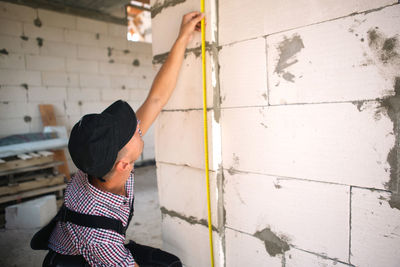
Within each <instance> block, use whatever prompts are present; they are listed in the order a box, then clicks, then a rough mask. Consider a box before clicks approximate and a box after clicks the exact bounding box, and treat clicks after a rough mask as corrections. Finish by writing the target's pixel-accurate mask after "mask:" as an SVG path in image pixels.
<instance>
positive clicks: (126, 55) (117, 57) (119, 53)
mask: <svg viewBox="0 0 400 267" xmlns="http://www.w3.org/2000/svg"><path fill="white" fill-rule="evenodd" d="M138 56H139V54H138V53H135V52H133V51H130V50H128V49H124V50H121V49H113V50H112V51H111V57H112V59H113V60H114V62H115V63H125V64H129V65H133V61H134V60H135V59H137V58H138ZM142 56H147V57H149V58H150V61H151V60H152V58H153V57H152V56H151V54H150V55H145V54H143V55H142ZM139 63H140V65H143V64H142V61H141V60H140V59H139ZM151 64H152V63H151Z"/></svg>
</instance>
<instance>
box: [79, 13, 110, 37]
mask: <svg viewBox="0 0 400 267" xmlns="http://www.w3.org/2000/svg"><path fill="white" fill-rule="evenodd" d="M76 29H77V30H78V31H84V32H92V33H104V34H107V32H108V28H107V23H106V22H103V21H99V20H94V19H89V18H84V17H76Z"/></svg>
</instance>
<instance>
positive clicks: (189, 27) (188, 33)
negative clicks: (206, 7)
mask: <svg viewBox="0 0 400 267" xmlns="http://www.w3.org/2000/svg"><path fill="white" fill-rule="evenodd" d="M203 18H204V13H201V12H197V11H194V12H190V13H188V14H186V15H184V16H183V18H182V23H181V29H180V31H179V36H178V39H179V38H182V39H184V40H185V41H186V44H188V43H189V42H190V41H191V40H192V38H193V32H194V31H198V32H199V31H201V20H202V19H203Z"/></svg>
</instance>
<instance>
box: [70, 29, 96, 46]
mask: <svg viewBox="0 0 400 267" xmlns="http://www.w3.org/2000/svg"><path fill="white" fill-rule="evenodd" d="M97 37H98V35H97V34H96V33H93V32H82V31H76V30H70V29H65V30H64V38H65V41H66V42H67V43H72V44H79V45H92V46H96V45H97V44H98V43H99V40H98V38H97Z"/></svg>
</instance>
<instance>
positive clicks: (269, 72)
mask: <svg viewBox="0 0 400 267" xmlns="http://www.w3.org/2000/svg"><path fill="white" fill-rule="evenodd" d="M397 2H398V1H373V0H371V1H340V3H338V2H337V1H330V0H326V1H262V0H260V1H250V2H246V5H244V4H243V1H237V0H226V1H225V0H220V1H219V8H218V9H219V27H218V29H219V42H220V45H221V49H220V51H219V63H220V84H221V99H222V103H221V109H222V111H221V120H220V122H221V132H222V160H223V169H224V177H225V179H224V195H223V198H224V208H225V209H226V225H225V227H226V232H225V234H226V243H225V244H226V266H243V265H244V266H248V263H249V262H251V263H254V264H251V265H252V266H333V265H336V266H353V265H354V266H398V265H399V263H400V256H399V254H398V251H399V249H400V235H399V234H400V230H399V229H400V220H399V219H400V206H399V197H398V196H399V191H398V190H399V189H398V183H399V172H398V164H399V160H398V154H399V148H398V145H399V134H400V133H399V126H398V120H399V116H400V115H399V109H400V106H399V105H400V102H399V93H400V91H399V90H400V87H399V86H400V77H399V73H400V64H399V63H400V56H399V55H400V40H399V38H400V37H399V35H400V27H399V26H398V25H400V6H399V5H398V4H397Z"/></svg>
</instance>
